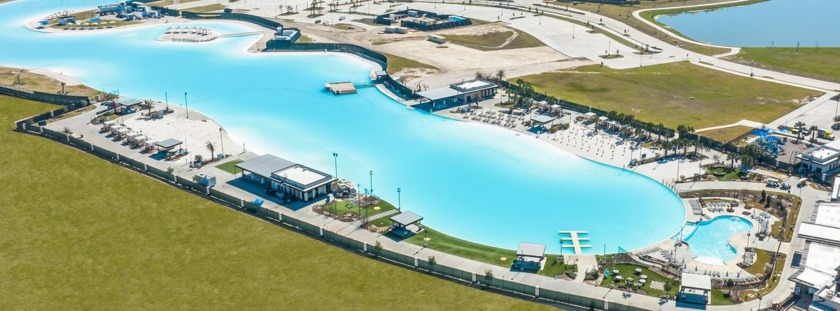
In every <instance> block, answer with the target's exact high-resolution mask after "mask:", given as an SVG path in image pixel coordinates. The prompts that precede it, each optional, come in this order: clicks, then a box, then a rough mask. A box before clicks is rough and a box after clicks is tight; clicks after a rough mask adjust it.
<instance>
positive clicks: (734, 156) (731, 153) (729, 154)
mask: <svg viewBox="0 0 840 311" xmlns="http://www.w3.org/2000/svg"><path fill="white" fill-rule="evenodd" d="M737 158H738V153H737V152H735V151H729V152H727V153H726V159H727V160H729V169H733V168H735V159H737Z"/></svg>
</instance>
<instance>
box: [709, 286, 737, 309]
mask: <svg viewBox="0 0 840 311" xmlns="http://www.w3.org/2000/svg"><path fill="white" fill-rule="evenodd" d="M727 292H728V291H727ZM724 294H725V292H724V291H723V290H720V289H713V290H712V297H711V299H712V305H716V306H728V305H734V304H735V301H734V300H732V299H730V298H727V297H724Z"/></svg>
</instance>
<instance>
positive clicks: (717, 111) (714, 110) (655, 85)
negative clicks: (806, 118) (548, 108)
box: [522, 62, 820, 129]
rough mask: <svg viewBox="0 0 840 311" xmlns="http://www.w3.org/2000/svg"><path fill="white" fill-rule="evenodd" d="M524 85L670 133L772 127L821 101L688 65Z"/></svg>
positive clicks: (564, 74)
mask: <svg viewBox="0 0 840 311" xmlns="http://www.w3.org/2000/svg"><path fill="white" fill-rule="evenodd" d="M522 79H523V80H525V81H528V82H531V83H532V84H533V86H534V88H535V89H536V90H537V92H540V93H547V94H548V95H552V96H554V97H557V98H560V99H564V100H568V101H572V102H576V103H579V104H583V105H592V106H594V107H597V108H600V109H603V110H606V111H610V110H615V111H618V112H624V113H629V114H632V115H634V116H635V117H636V119H639V120H643V121H646V122H653V123H659V122H662V123H663V124H664V125H665V126H666V127H670V128H675V127H676V126H677V125H679V124H684V125H690V126H693V127H694V128H698V129H699V128H704V127H710V126H715V125H723V124H732V123H735V122H738V121H740V120H741V119H749V120H753V121H758V122H764V123H766V122H770V121H772V120H775V119H777V118H779V117H781V116H782V115H784V114H786V113H788V112H790V111H792V110H794V109H796V108H797V107H799V105H798V104H797V103H796V102H795V101H796V100H803V99H805V98H806V97H808V96H815V95H820V93H818V92H815V91H811V90H806V89H801V88H797V87H792V86H786V85H780V84H775V83H771V82H765V81H761V80H757V79H752V78H749V77H742V76H736V75H732V74H729V73H725V72H720V71H717V70H712V69H706V68H703V67H700V66H694V65H692V64H690V63H687V62H681V63H672V64H663V65H655V66H646V67H642V68H634V69H627V70H615V69H610V68H606V67H600V66H597V65H591V66H584V67H579V68H577V69H574V70H567V71H557V72H550V73H542V74H537V75H531V76H525V77H522Z"/></svg>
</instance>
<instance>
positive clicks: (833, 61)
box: [729, 46, 840, 82]
mask: <svg viewBox="0 0 840 311" xmlns="http://www.w3.org/2000/svg"><path fill="white" fill-rule="evenodd" d="M729 59H731V60H733V61H736V62H739V63H742V64H747V65H753V66H755V67H759V68H767V69H770V70H774V71H781V72H786V73H790V74H794V75H799V76H805V77H811V78H816V79H820V80H827V81H833V82H840V62H837V60H838V59H840V48H814V47H813V46H811V47H801V48H798V49H797V48H742V49H741V52H740V53H738V54H735V55H733V56H730V57H729Z"/></svg>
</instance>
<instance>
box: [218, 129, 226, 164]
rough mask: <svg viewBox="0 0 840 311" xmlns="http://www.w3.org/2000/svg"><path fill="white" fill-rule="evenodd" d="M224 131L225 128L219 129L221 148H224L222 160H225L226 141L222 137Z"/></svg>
mask: <svg viewBox="0 0 840 311" xmlns="http://www.w3.org/2000/svg"><path fill="white" fill-rule="evenodd" d="M223 131H224V129H223V128H221V127H220V128H219V146H221V148H222V158H225V157H226V156H225V140H224V138H223V137H222V132H223Z"/></svg>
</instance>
